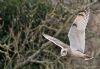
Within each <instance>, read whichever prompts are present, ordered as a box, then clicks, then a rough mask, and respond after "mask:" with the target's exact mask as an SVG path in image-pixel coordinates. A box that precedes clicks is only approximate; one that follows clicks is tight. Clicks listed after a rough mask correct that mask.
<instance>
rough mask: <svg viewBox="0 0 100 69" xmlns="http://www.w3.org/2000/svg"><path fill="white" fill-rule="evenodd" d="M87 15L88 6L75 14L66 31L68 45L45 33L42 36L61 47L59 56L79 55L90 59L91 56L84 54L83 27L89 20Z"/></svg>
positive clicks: (88, 12)
mask: <svg viewBox="0 0 100 69" xmlns="http://www.w3.org/2000/svg"><path fill="white" fill-rule="evenodd" d="M89 15H90V9H89V8H88V9H85V10H83V11H80V12H79V13H78V15H77V16H76V18H75V20H74V22H73V23H72V25H71V28H70V30H69V32H68V37H69V41H70V46H68V45H67V44H65V43H63V42H62V41H60V40H58V39H56V38H54V37H52V36H49V35H47V34H43V36H44V37H45V38H46V39H48V40H49V41H51V42H53V43H54V44H56V45H57V46H59V47H60V48H61V56H66V55H68V54H70V55H71V56H74V57H80V58H83V59H85V60H90V59H92V58H93V57H90V56H89V55H87V54H84V51H85V29H86V26H87V23H88V21H89Z"/></svg>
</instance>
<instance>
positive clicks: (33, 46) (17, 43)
mask: <svg viewBox="0 0 100 69" xmlns="http://www.w3.org/2000/svg"><path fill="white" fill-rule="evenodd" d="M89 5H90V6H89ZM86 6H89V7H90V9H91V14H90V19H89V22H88V25H87V29H86V53H87V54H89V55H90V56H93V57H94V59H92V60H90V61H84V60H83V59H80V58H69V57H61V56H60V48H59V47H57V46H56V45H55V44H53V43H51V42H49V41H48V40H46V39H45V38H44V37H43V36H42V34H43V33H45V34H48V35H51V36H53V37H56V38H58V39H59V40H61V41H63V42H64V43H66V44H68V45H69V39H68V36H67V34H68V31H69V29H70V26H71V24H72V23H73V20H74V19H75V17H76V15H77V13H78V11H80V10H82V8H83V7H86ZM0 69H100V0H0Z"/></svg>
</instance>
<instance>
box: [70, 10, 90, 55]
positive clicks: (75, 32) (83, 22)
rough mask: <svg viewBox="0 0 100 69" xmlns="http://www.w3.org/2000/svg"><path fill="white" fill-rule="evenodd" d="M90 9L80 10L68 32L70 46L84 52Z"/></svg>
mask: <svg viewBox="0 0 100 69" xmlns="http://www.w3.org/2000/svg"><path fill="white" fill-rule="evenodd" d="M89 14H90V10H89V9H86V10H85V11H82V12H80V13H79V14H78V15H77V17H76V18H75V20H74V22H73V24H72V25H71V28H70V30H69V33H68V37H69V41H70V48H71V49H74V50H78V51H80V52H82V53H84V50H85V29H86V26H87V23H88V20H89Z"/></svg>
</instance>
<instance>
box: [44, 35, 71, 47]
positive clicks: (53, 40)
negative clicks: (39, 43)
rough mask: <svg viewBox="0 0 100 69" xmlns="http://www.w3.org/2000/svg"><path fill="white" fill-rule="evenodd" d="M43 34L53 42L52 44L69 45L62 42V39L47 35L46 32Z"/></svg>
mask: <svg viewBox="0 0 100 69" xmlns="http://www.w3.org/2000/svg"><path fill="white" fill-rule="evenodd" d="M43 36H44V37H45V38H46V39H48V40H49V41H51V42H53V43H54V44H56V45H57V46H59V47H60V48H69V46H68V45H67V44H65V43H63V42H62V41H60V40H58V39H56V38H54V37H52V36H50V35H47V34H43Z"/></svg>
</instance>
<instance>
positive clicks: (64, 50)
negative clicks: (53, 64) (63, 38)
mask: <svg viewBox="0 0 100 69" xmlns="http://www.w3.org/2000/svg"><path fill="white" fill-rule="evenodd" d="M67 54H68V49H66V48H65V49H64V48H63V49H61V56H66V55H67Z"/></svg>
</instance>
